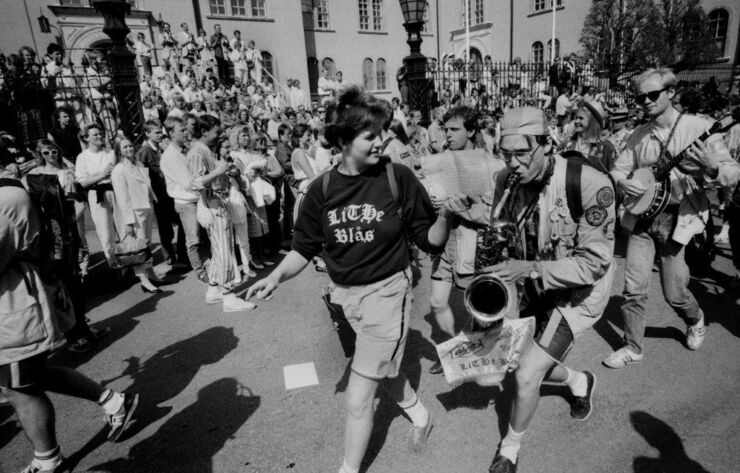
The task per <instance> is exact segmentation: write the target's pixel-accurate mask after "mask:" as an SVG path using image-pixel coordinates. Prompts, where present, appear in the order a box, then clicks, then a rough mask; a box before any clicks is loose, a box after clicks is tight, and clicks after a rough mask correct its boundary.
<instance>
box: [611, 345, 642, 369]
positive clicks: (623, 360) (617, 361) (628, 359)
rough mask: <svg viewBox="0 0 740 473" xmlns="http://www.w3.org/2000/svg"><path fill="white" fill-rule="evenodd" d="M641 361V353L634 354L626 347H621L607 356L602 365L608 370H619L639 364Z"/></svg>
mask: <svg viewBox="0 0 740 473" xmlns="http://www.w3.org/2000/svg"><path fill="white" fill-rule="evenodd" d="M641 361H642V353H635V352H633V351H632V350H630V349H629V348H628V347H622V348H620V349H619V350H617V351H615V352H614V353H612V354H611V355H609V356H607V357H606V359H605V360H604V361H603V363H604V365H605V366H607V367H609V368H614V369H619V368H624V367H625V366H627V365H629V364H632V363H639V362H641Z"/></svg>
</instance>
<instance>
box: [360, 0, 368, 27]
mask: <svg viewBox="0 0 740 473" xmlns="http://www.w3.org/2000/svg"><path fill="white" fill-rule="evenodd" d="M359 2H360V4H359V5H360V29H361V30H369V29H370V26H369V25H370V14H369V12H368V7H367V2H368V0H359Z"/></svg>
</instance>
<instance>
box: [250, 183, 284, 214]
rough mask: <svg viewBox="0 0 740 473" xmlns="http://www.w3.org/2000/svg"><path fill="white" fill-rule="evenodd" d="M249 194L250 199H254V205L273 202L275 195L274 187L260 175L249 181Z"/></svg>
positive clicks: (261, 205) (260, 205) (259, 205)
mask: <svg viewBox="0 0 740 473" xmlns="http://www.w3.org/2000/svg"><path fill="white" fill-rule="evenodd" d="M249 195H250V196H251V197H252V200H254V205H255V206H256V207H264V206H265V205H270V204H272V203H273V202H275V199H276V197H277V196H276V194H275V187H273V186H272V184H270V183H268V182H267V181H265V180H264V179H262V178H261V177H258V178H257V179H255V180H254V181H252V182H251V183H250V186H249Z"/></svg>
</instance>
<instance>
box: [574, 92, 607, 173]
mask: <svg viewBox="0 0 740 473" xmlns="http://www.w3.org/2000/svg"><path fill="white" fill-rule="evenodd" d="M605 119H606V113H605V112H604V109H603V108H602V107H601V104H599V103H598V102H593V101H586V100H584V101H582V102H581V103H579V104H578V110H577V111H576V116H575V117H574V118H573V135H571V137H570V139H569V140H568V141H566V142H565V143H563V144H562V145H561V146H560V149H561V150H575V151H578V152H580V153H581V154H583V155H584V156H585V157H586V158H587V159H588V160H589V161H591V163H592V164H594V165H597V166H601V167H602V168H603V170H604V171H606V172H608V171H609V170H610V169H611V168H612V167H613V166H614V161H616V159H617V150H616V149H615V148H614V145H613V144H612V143H611V142H610V141H609V140H606V139H604V138H603V137H602V132H603V131H604V121H605Z"/></svg>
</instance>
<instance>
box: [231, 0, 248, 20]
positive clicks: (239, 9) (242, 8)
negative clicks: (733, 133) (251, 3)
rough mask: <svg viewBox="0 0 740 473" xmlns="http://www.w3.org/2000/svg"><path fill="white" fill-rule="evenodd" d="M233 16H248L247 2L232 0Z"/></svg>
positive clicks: (245, 0)
mask: <svg viewBox="0 0 740 473" xmlns="http://www.w3.org/2000/svg"><path fill="white" fill-rule="evenodd" d="M231 14H232V15H234V16H247V0H231Z"/></svg>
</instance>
